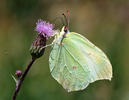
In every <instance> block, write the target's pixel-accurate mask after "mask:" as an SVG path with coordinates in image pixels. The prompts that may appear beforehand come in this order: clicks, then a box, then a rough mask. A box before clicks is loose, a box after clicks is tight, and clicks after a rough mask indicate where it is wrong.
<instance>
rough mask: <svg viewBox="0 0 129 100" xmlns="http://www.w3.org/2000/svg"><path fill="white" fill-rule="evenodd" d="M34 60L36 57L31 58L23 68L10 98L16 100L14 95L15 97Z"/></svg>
mask: <svg viewBox="0 0 129 100" xmlns="http://www.w3.org/2000/svg"><path fill="white" fill-rule="evenodd" d="M35 60H36V59H31V61H30V63H29V64H28V66H27V68H26V69H25V71H24V73H23V75H22V76H21V78H20V80H19V81H18V83H17V84H16V89H15V91H14V94H13V98H12V100H16V97H17V94H18V92H19V90H20V88H21V85H22V83H23V81H24V79H25V77H26V75H27V73H28V72H29V70H30V68H31V66H32V64H33V63H34V61H35Z"/></svg>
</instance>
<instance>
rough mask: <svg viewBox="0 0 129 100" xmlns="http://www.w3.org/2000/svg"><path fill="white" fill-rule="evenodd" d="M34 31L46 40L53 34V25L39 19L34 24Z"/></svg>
mask: <svg viewBox="0 0 129 100" xmlns="http://www.w3.org/2000/svg"><path fill="white" fill-rule="evenodd" d="M36 31H37V32H38V33H39V34H42V35H43V36H45V37H47V38H48V37H50V36H52V35H53V33H54V30H53V25H52V24H50V23H49V22H46V21H43V20H41V19H40V20H38V22H37V23H36Z"/></svg>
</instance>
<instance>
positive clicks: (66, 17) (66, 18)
mask: <svg viewBox="0 0 129 100" xmlns="http://www.w3.org/2000/svg"><path fill="white" fill-rule="evenodd" d="M62 15H63V16H64V19H65V22H66V25H65V28H64V31H65V32H66V33H67V32H68V28H69V10H67V16H66V15H65V14H64V13H63V14H62Z"/></svg>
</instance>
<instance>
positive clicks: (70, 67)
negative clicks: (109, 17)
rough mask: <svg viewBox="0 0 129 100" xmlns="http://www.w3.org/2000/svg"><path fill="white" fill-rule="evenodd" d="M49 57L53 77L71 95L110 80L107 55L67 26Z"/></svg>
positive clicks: (55, 41)
mask: <svg viewBox="0 0 129 100" xmlns="http://www.w3.org/2000/svg"><path fill="white" fill-rule="evenodd" d="M53 44H54V45H53V46H52V50H51V53H50V56H49V67H50V72H51V75H52V77H53V78H54V79H55V80H57V82H58V83H59V84H61V85H62V86H63V88H64V89H66V90H67V91H68V92H71V91H79V90H83V89H85V88H86V87H87V86H88V85H89V84H90V83H93V82H95V81H97V80H103V79H107V80H111V78H112V65H111V63H110V61H109V59H108V58H107V56H106V55H105V54H104V52H103V51H102V50H101V49H99V48H98V47H97V46H95V45H94V44H93V43H92V42H90V41H89V40H88V39H87V38H85V37H84V36H82V35H81V34H79V33H76V32H70V31H69V30H68V26H67V25H66V26H64V27H63V28H62V30H61V32H58V33H57V34H56V36H55V39H54V41H53Z"/></svg>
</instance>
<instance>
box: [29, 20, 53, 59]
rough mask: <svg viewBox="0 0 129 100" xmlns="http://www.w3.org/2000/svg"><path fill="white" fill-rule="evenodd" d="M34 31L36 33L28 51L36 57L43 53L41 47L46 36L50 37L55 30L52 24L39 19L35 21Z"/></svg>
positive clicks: (44, 44) (44, 42) (44, 43)
mask: <svg viewBox="0 0 129 100" xmlns="http://www.w3.org/2000/svg"><path fill="white" fill-rule="evenodd" d="M36 31H37V32H38V35H37V37H36V38H35V40H34V41H33V43H32V45H31V48H30V53H31V55H32V58H33V59H37V58H39V57H41V56H42V55H43V53H44V50H45V48H43V47H44V46H46V41H47V39H48V37H51V36H52V35H53V34H54V32H55V31H54V30H53V25H52V24H50V23H48V22H46V21H43V20H41V19H40V20H38V22H37V23H36Z"/></svg>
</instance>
